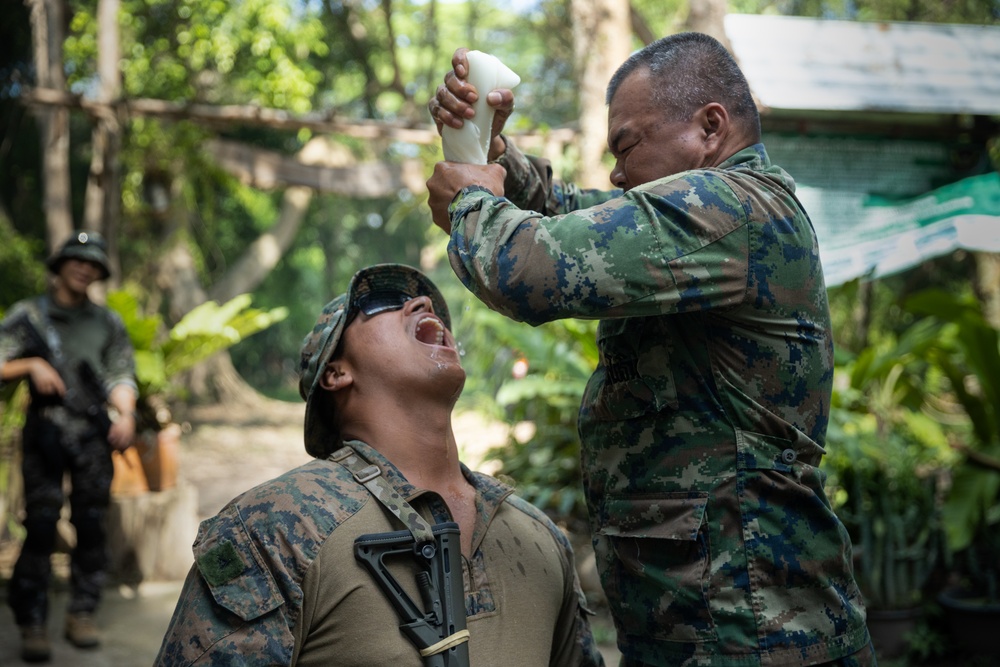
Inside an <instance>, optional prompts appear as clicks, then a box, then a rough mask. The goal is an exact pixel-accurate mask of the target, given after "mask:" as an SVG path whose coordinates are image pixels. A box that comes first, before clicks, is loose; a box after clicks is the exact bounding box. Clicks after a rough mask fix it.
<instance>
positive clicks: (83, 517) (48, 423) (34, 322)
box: [0, 232, 137, 662]
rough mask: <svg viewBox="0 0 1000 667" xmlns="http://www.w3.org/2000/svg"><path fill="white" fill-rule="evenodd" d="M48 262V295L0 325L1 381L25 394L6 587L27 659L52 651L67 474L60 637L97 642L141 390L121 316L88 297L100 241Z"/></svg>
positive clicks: (83, 241)
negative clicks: (69, 539)
mask: <svg viewBox="0 0 1000 667" xmlns="http://www.w3.org/2000/svg"><path fill="white" fill-rule="evenodd" d="M48 268H49V270H50V271H51V272H52V273H53V274H55V278H54V280H53V284H52V289H51V291H50V292H49V293H48V294H44V295H41V296H38V297H35V298H32V299H28V300H25V301H21V302H18V303H16V304H14V306H12V307H11V310H10V312H9V313H8V315H7V317H6V318H4V320H3V322H2V323H0V384H2V383H6V382H9V381H11V380H17V379H20V378H27V379H28V384H29V387H30V390H31V403H30V405H29V407H28V414H27V420H26V422H25V425H24V431H23V434H22V441H23V451H24V454H23V457H22V472H23V475H24V500H25V515H26V516H25V520H24V527H25V529H26V531H27V535H26V537H25V540H24V544H23V545H22V547H21V553H20V556H19V557H18V559H17V563H16V565H15V566H14V573H13V575H12V577H11V580H10V586H9V588H8V591H7V597H8V602H9V604H10V606H11V608H12V609H13V610H14V619H15V620H16V621H17V624H18V625H19V626H20V628H21V639H22V649H21V657H22V658H23V659H24V660H26V661H29V662H42V661H46V660H49V659H50V657H51V646H50V644H49V640H48V635H47V628H46V623H47V618H48V587H49V579H50V574H51V558H52V552H53V551H54V549H55V540H56V522H57V521H58V520H59V513H60V510H61V509H62V506H63V500H64V497H63V477H64V476H65V475H66V474H68V475H69V478H70V484H71V491H70V494H69V502H70V510H71V514H70V520H71V522H72V523H73V526H74V527H75V528H76V547H75V548H74V549H73V554H72V563H71V570H70V572H71V580H70V584H71V591H70V602H69V610H68V613H67V616H66V629H65V634H66V638H67V639H69V641H70V642H71V643H73V644H74V645H76V646H77V647H79V648H90V647H94V646H97V645H98V644H99V643H100V637H99V635H98V632H97V626H96V624H95V622H94V616H93V615H94V612H95V610H96V609H97V605H98V603H99V602H100V598H101V588H102V587H103V585H104V580H105V570H106V568H107V560H108V559H107V545H106V543H105V539H106V536H105V528H104V521H105V516H106V514H107V508H108V503H109V502H110V492H111V478H112V473H113V466H112V462H111V449H112V448H114V449H116V450H119V451H121V450H124V449H127V448H128V447H129V446H130V445H131V444H132V439H133V436H134V435H135V401H136V394H137V392H136V383H135V378H134V376H135V373H134V364H133V352H132V345H131V343H130V341H129V338H128V334H127V333H126V331H125V327H124V325H123V324H122V321H121V319H120V318H119V317H118V315H117V314H115V313H114V312H113V311H111V310H109V309H107V308H105V307H102V306H98V305H97V304H95V303H93V302H92V301H91V300H90V299H89V298H88V296H87V288H88V287H90V285H91V284H92V283H94V282H95V281H97V280H104V279H105V278H107V277H108V276H109V275H110V273H111V272H110V269H109V265H108V257H107V254H106V245H105V242H104V239H102V238H101V237H100V236H99V235H97V234H94V233H87V232H80V233H78V234H76V235H74V236H73V237H72V238H70V239H69V240H68V241H66V242H65V243H64V244H63V246H62V247H61V248H60V250H59V251H58V252H57V253H55V254H54V255H53V256H52V257H51V258H50V259H49V261H48ZM108 406H110V408H111V410H112V412H113V416H109V414H108ZM112 417H113V418H112Z"/></svg>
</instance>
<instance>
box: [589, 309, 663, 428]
mask: <svg viewBox="0 0 1000 667" xmlns="http://www.w3.org/2000/svg"><path fill="white" fill-rule="evenodd" d="M658 325H659V320H658V319H657V318H630V319H626V318H621V319H614V320H603V321H601V324H600V325H599V326H598V329H597V345H598V348H599V349H600V352H601V365H600V366H599V367H598V369H597V371H596V372H595V373H594V376H593V377H592V378H591V380H590V383H589V384H588V386H587V394H586V398H585V401H586V402H587V403H589V404H590V405H592V406H593V410H594V414H595V416H596V417H597V418H598V419H600V420H603V421H620V420H623V419H633V418H635V417H641V416H643V415H646V414H650V413H655V412H659V411H660V410H663V409H665V408H674V409H676V408H677V386H676V384H675V382H674V376H673V373H672V371H671V369H670V355H671V341H670V337H669V336H667V335H666V334H665V332H663V331H662V330H661V329H660V327H659V326H658Z"/></svg>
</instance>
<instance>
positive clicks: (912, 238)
mask: <svg viewBox="0 0 1000 667" xmlns="http://www.w3.org/2000/svg"><path fill="white" fill-rule="evenodd" d="M802 190H803V192H800V198H801V199H802V200H803V203H804V204H805V206H806V210H807V211H809V212H810V217H811V218H812V220H813V224H814V225H815V226H816V234H817V236H818V237H819V243H820V257H821V259H822V262H823V272H824V274H825V276H826V283H827V285H828V286H833V285H839V284H841V283H845V282H847V281H849V280H852V279H854V278H857V277H859V276H869V277H872V278H875V277H879V276H885V275H890V274H893V273H898V272H900V271H905V270H906V269H909V268H911V267H913V266H916V265H917V264H920V263H921V262H923V261H925V260H928V259H932V258H934V257H939V256H941V255H945V254H948V253H951V252H953V251H955V250H958V249H960V248H963V249H966V250H974V251H986V252H1000V174H996V173H993V174H985V175H983V176H973V177H971V178H966V179H963V180H961V181H958V182H957V183H952V184H950V185H946V186H944V187H941V188H938V189H936V190H934V191H932V192H929V193H928V194H926V195H923V196H920V197H917V198H915V199H911V200H909V201H906V202H899V201H886V200H884V199H880V198H877V197H871V196H869V197H866V198H864V199H863V200H861V201H860V202H859V201H857V200H856V199H855V198H854V197H851V199H855V201H854V202H846V201H845V200H844V198H843V197H842V196H841V197H840V198H838V196H837V194H832V195H831V193H830V192H828V191H827V192H823V191H819V190H818V189H816V188H809V187H805V188H802ZM841 194H843V193H841ZM858 203H860V206H857V207H856V208H855V206H856V205H857V204H858ZM844 204H846V205H847V206H848V207H849V208H855V210H854V212H853V215H852V216H850V218H851V219H850V222H849V223H845V222H844V219H843V217H842V216H837V215H833V214H831V215H824V213H825V212H826V211H830V210H831V207H832V206H835V205H844ZM852 204H854V205H855V206H852ZM840 212H841V213H842V212H843V208H841V211H840ZM835 220H836V222H834V221H835Z"/></svg>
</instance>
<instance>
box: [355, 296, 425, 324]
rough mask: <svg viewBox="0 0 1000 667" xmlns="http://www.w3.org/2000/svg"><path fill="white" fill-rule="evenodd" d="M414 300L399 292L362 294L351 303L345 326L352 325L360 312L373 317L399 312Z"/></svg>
mask: <svg viewBox="0 0 1000 667" xmlns="http://www.w3.org/2000/svg"><path fill="white" fill-rule="evenodd" d="M412 298H413V297H412V296H410V295H409V294H404V293H403V292H400V291H399V290H379V291H377V292H367V293H365V294H362V295H360V296H358V297H357V298H355V299H354V301H352V302H351V309H350V310H349V311H348V312H347V322H346V323H345V325H344V326H347V325H348V324H350V323H351V321H353V320H354V318H355V317H356V316H357V314H358V313H359V312H362V313H364V314H365V315H367V316H368V317H371V316H372V315H378V314H379V313H387V312H389V311H390V310H399V309H400V308H402V307H403V305H404V304H406V302H407V301H409V300H410V299H412Z"/></svg>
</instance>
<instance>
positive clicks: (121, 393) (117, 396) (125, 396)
mask: <svg viewBox="0 0 1000 667" xmlns="http://www.w3.org/2000/svg"><path fill="white" fill-rule="evenodd" d="M136 394H137V392H136V389H135V386H134V385H132V384H129V383H124V382H123V383H119V384H116V385H115V386H114V387H112V388H111V392H110V393H109V394H108V403H110V404H111V406H112V407H113V408H114V409H115V410H117V411H118V413H119V414H122V415H131V414H132V413H133V412H135V403H136V398H137V396H136Z"/></svg>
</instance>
